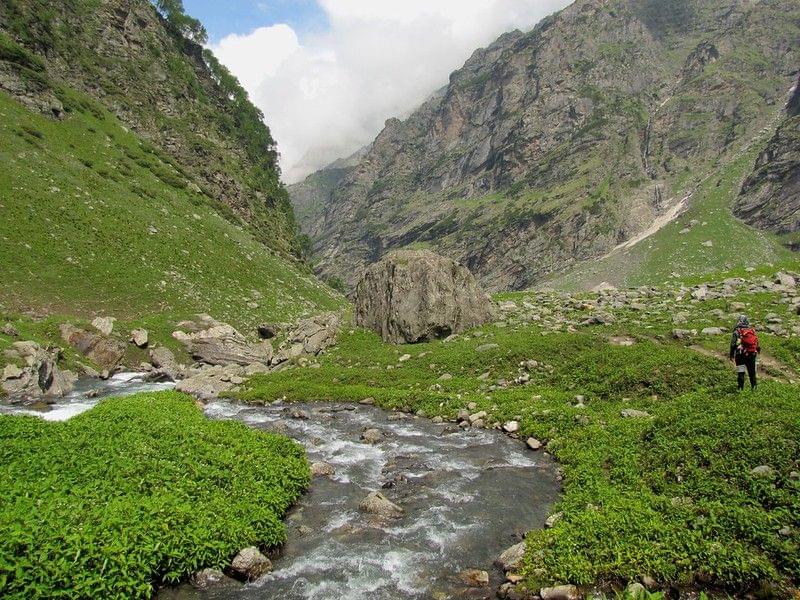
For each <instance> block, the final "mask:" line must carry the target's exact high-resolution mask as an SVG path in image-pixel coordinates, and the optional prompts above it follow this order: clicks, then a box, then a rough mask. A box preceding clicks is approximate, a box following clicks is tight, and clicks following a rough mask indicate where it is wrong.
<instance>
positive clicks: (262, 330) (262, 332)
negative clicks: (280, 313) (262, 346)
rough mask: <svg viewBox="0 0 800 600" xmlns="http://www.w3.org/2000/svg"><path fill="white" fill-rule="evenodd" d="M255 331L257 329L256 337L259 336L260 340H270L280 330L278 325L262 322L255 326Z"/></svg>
mask: <svg viewBox="0 0 800 600" xmlns="http://www.w3.org/2000/svg"><path fill="white" fill-rule="evenodd" d="M256 331H258V337H260V338H261V339H262V340H271V339H272V338H274V337H275V336H276V335H278V332H279V331H280V326H278V325H276V324H274V323H264V324H262V325H259V326H258V327H257V328H256Z"/></svg>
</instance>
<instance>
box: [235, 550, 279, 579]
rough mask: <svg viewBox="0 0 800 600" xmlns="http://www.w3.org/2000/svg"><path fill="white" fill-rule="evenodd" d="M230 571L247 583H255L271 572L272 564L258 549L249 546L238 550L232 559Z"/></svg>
mask: <svg viewBox="0 0 800 600" xmlns="http://www.w3.org/2000/svg"><path fill="white" fill-rule="evenodd" d="M231 571H233V572H234V573H236V574H237V575H239V576H241V577H243V578H244V579H246V580H247V581H255V580H256V579H258V578H260V577H263V576H264V575H266V574H267V573H269V572H270V571H272V562H271V561H270V560H269V559H268V558H267V557H266V556H264V555H263V554H261V552H260V551H259V549H258V548H256V547H255V546H250V547H249V548H243V549H242V550H240V551H239V554H237V555H236V556H235V557H234V559H233V562H231Z"/></svg>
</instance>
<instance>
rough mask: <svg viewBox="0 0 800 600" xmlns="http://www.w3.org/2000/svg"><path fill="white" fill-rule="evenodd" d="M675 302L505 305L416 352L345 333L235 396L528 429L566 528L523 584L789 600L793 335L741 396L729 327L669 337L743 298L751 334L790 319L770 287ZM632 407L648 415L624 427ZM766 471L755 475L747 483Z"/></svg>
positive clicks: (545, 299) (793, 544)
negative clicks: (552, 461) (490, 317)
mask: <svg viewBox="0 0 800 600" xmlns="http://www.w3.org/2000/svg"><path fill="white" fill-rule="evenodd" d="M676 293H678V292H676ZM679 295H680V298H681V299H680V300H675V299H674V298H672V293H671V292H670V293H665V294H664V295H661V296H658V297H654V296H650V297H648V296H647V295H646V294H645V295H643V297H642V298H638V300H639V301H640V302H641V303H645V304H646V308H644V309H642V308H641V307H638V308H637V309H635V310H634V309H632V308H631V307H630V306H629V305H625V306H623V307H621V308H619V309H618V310H616V311H614V312H613V315H612V316H613V317H614V318H613V319H611V320H610V321H609V324H606V325H582V324H581V323H582V322H583V321H584V319H585V318H586V317H588V316H591V315H592V314H595V313H596V312H597V309H596V308H593V306H592V304H594V303H597V301H598V297H599V296H598V295H597V294H594V295H591V294H585V295H582V296H567V295H566V294H558V293H555V294H552V295H549V296H547V295H545V294H541V293H540V294H536V293H533V292H529V293H527V294H526V293H518V294H505V295H503V296H502V298H501V300H504V301H505V302H509V301H513V302H514V303H515V304H516V306H517V307H518V308H519V307H520V306H521V305H523V304H524V303H525V302H528V304H529V305H530V306H532V307H533V308H532V309H531V313H532V314H529V315H528V316H527V317H526V318H522V316H520V315H524V310H523V311H521V312H520V311H519V310H518V311H514V312H508V313H507V314H506V318H505V319H504V320H503V321H501V322H499V323H496V324H492V325H487V326H484V327H482V328H480V329H477V330H474V331H471V332H469V333H467V334H466V335H462V336H460V337H458V338H457V339H455V340H452V341H448V342H445V341H437V342H432V343H425V344H415V345H411V346H401V347H395V346H389V345H386V344H383V343H382V342H381V340H380V339H379V337H378V336H377V335H375V334H373V333H371V332H366V331H363V330H360V329H352V330H350V331H346V332H343V334H342V336H341V338H340V342H339V345H338V346H337V347H336V348H334V349H332V350H331V351H329V353H328V354H327V355H325V356H323V357H321V358H320V359H319V361H318V363H317V364H315V365H313V366H314V368H300V367H298V368H294V369H290V370H287V371H284V372H279V373H273V374H269V375H264V376H259V377H257V378H254V379H252V380H251V381H250V384H249V387H248V388H247V389H246V390H245V391H243V392H241V393H240V394H238V397H239V398H240V399H242V400H245V401H249V402H268V401H273V400H276V399H280V398H284V399H287V400H296V401H313V400H350V401H359V400H362V399H364V398H368V397H371V398H373V399H374V400H375V401H376V403H377V404H379V405H381V406H384V407H386V408H390V409H400V410H405V411H410V412H416V413H418V414H420V415H427V416H434V415H440V416H443V417H445V418H447V419H455V418H456V416H457V413H458V411H459V410H461V409H468V410H469V412H472V413H474V412H478V411H486V412H487V413H488V416H487V423H488V425H489V426H495V427H496V426H499V425H500V424H502V423H504V422H505V421H507V420H510V419H514V420H518V421H519V422H520V425H521V435H522V436H534V437H536V438H537V439H539V440H541V441H544V442H546V444H547V446H546V447H547V450H548V451H549V452H551V453H553V454H554V456H555V457H556V458H557V459H558V460H559V461H560V462H561V464H562V467H563V470H564V495H563V499H562V501H561V502H560V503H559V505H558V506H557V507H556V508H555V512H556V513H560V515H561V518H560V519H559V520H558V521H557V522H556V524H555V527H553V528H552V529H545V530H540V531H536V532H532V533H531V534H530V535H529V536H528V553H527V558H526V563H525V568H524V575H525V585H527V586H529V587H530V588H532V589H534V590H535V589H538V587H539V586H542V585H546V584H564V583H574V584H579V585H587V586H590V585H599V586H601V587H604V586H605V587H606V589H607V590H608V587H610V586H612V585H615V584H617V583H622V582H626V581H629V580H634V579H637V578H642V577H644V576H650V577H653V578H655V579H656V580H657V581H659V582H660V583H662V584H665V585H666V584H675V585H684V586H695V587H701V588H703V587H705V588H709V589H722V590H724V591H725V592H726V593H739V592H742V591H743V590H747V589H752V588H754V587H757V586H758V585H761V584H762V583H764V582H769V583H770V585H772V586H774V587H773V590H772V591H777V593H778V594H779V595H789V594H790V593H791V589H792V587H793V586H797V585H798V583H800V561H798V557H800V494H798V492H800V475H799V474H798V472H800V410H798V409H800V385H798V384H797V383H791V381H796V379H797V371H796V370H795V369H796V367H797V365H798V359H800V354H798V349H799V348H798V345H797V343H796V341H797V337H796V336H795V337H787V336H779V335H772V334H768V333H764V335H763V338H764V339H763V345H764V347H765V350H767V349H768V350H769V353H770V355H771V356H772V357H773V358H775V361H776V364H779V369H778V371H777V372H776V375H775V377H776V379H773V380H768V381H762V384H761V385H760V387H759V389H758V390H757V391H756V392H754V393H750V392H745V393H742V394H740V393H737V392H736V389H735V374H734V372H733V370H732V369H731V368H730V367H729V365H727V364H726V362H725V360H723V357H724V354H725V353H726V352H727V344H728V339H729V338H728V335H727V333H724V334H717V335H715V336H712V335H701V334H699V333H698V334H697V335H695V336H692V339H688V340H675V339H673V338H672V335H671V330H672V328H673V327H675V325H674V322H673V317H674V315H675V314H676V313H678V312H680V313H684V314H681V315H680V318H681V319H682V320H685V325H681V326H682V327H689V328H699V327H701V326H702V327H706V326H721V327H725V331H726V332H727V331H728V329H729V327H730V325H731V323H730V320H731V319H732V318H734V317H733V315H734V313H735V311H733V310H732V308H731V305H732V303H733V301H736V302H741V303H743V304H745V305H746V307H747V309H748V310H749V311H750V313H751V314H752V315H753V319H754V320H755V321H756V322H757V323H759V324H760V323H761V322H763V319H764V318H765V316H766V315H767V314H768V312H769V311H776V310H780V311H781V315H782V316H784V318H785V323H786V325H787V326H789V325H791V323H794V321H791V319H792V318H796V317H791V315H790V314H789V309H788V307H787V306H786V305H785V304H782V303H781V296H780V294H777V293H772V292H763V293H753V294H748V293H744V292H743V293H741V294H739V295H737V296H736V297H735V298H734V299H730V298H728V299H719V300H710V301H708V302H707V303H704V302H699V301H697V300H695V299H692V298H691V296H689V294H688V293H680V294H679ZM667 306H671V307H672V308H666V307H667ZM558 307H561V308H560V309H559V308H558ZM558 310H562V311H563V313H562V315H561V316H559V315H557V314H556V313H557V311H558ZM720 310H722V311H723V312H722V313H720V312H719V311H720ZM557 316H558V318H556V317H557ZM612 321H613V322H612ZM621 338H622V339H621ZM704 345H705V346H704ZM706 348H707V349H709V350H710V351H708V352H707V351H705V350H706ZM701 350H703V351H701ZM711 350H713V351H711ZM405 354H408V355H409V357H406V356H404V355H405ZM401 358H402V360H401ZM528 361H536V363H535V364H534V363H530V362H528ZM520 377H522V379H518V378H520ZM528 377H529V378H530V379H529V381H528V382H525V379H526V378H528ZM579 396H582V397H583V399H582V400H581V399H580V398H579ZM626 409H634V410H638V411H644V412H646V413H647V415H649V416H640V417H638V418H626V417H624V416H623V411H624V410H626ZM764 466H766V467H769V469H768V470H767V473H766V474H764V475H763V476H758V475H757V474H754V473H753V469H755V468H756V467H764Z"/></svg>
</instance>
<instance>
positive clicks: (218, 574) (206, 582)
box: [190, 569, 233, 590]
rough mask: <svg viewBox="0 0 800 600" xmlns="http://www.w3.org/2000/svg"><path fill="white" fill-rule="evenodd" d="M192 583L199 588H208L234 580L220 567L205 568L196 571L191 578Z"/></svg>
mask: <svg viewBox="0 0 800 600" xmlns="http://www.w3.org/2000/svg"><path fill="white" fill-rule="evenodd" d="M190 581H191V584H192V585H193V586H194V587H196V588H197V589H199V590H208V589H211V588H214V587H219V586H221V585H223V584H225V583H227V582H233V580H231V579H230V578H229V577H227V576H226V575H225V573H223V572H222V571H220V570H219V569H203V570H201V571H197V572H196V573H194V574H193V575H192V577H191V579H190Z"/></svg>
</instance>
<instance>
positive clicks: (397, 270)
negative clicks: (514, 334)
mask: <svg viewBox="0 0 800 600" xmlns="http://www.w3.org/2000/svg"><path fill="white" fill-rule="evenodd" d="M492 308H493V307H492V302H491V300H490V299H489V297H488V296H487V295H486V294H485V293H484V292H483V291H482V290H481V289H480V288H479V287H478V284H477V282H476V281H475V278H474V277H473V276H472V273H470V272H469V270H467V269H466V268H465V267H462V266H460V265H459V264H457V263H456V262H455V261H453V260H451V259H449V258H446V257H444V256H440V255H438V254H435V253H434V252H431V251H429V250H399V251H396V252H392V253H390V254H388V255H387V256H385V257H384V258H383V259H382V260H381V261H379V262H377V263H375V264H374V265H372V266H370V267H369V268H368V269H367V270H366V272H365V273H364V276H363V277H362V279H361V281H360V282H359V283H358V286H357V288H356V302H355V313H356V314H355V316H356V323H357V324H358V325H360V326H362V327H367V328H369V329H373V330H375V331H377V332H378V333H380V334H381V337H382V338H383V340H384V341H386V342H390V343H394V344H399V343H413V342H422V341H430V340H433V339H436V338H441V337H447V336H448V335H450V334H453V333H460V332H462V331H464V330H466V329H469V328H471V327H477V326H479V325H482V324H484V323H486V322H487V321H489V320H490V319H491V318H492Z"/></svg>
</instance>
